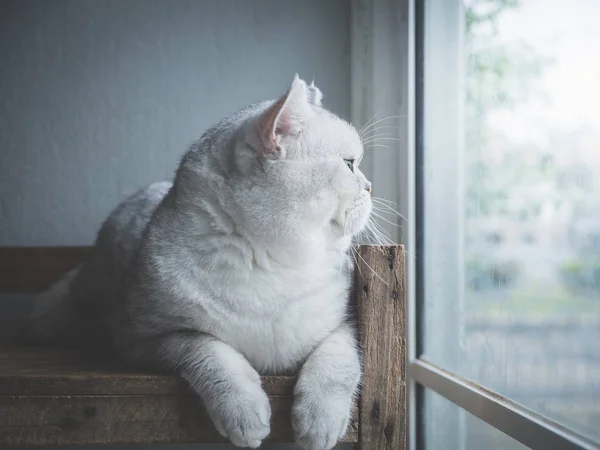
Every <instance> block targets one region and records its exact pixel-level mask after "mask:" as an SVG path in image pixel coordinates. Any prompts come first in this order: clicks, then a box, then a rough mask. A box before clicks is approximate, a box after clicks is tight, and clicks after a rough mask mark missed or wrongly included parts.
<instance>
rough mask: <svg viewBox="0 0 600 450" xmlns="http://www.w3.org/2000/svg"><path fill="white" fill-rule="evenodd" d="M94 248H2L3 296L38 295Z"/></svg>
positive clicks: (0, 276) (0, 281)
mask: <svg viewBox="0 0 600 450" xmlns="http://www.w3.org/2000/svg"><path fill="white" fill-rule="evenodd" d="M91 250H92V247H0V292H2V293H18V292H39V291H42V290H44V289H46V288H47V287H49V286H50V285H51V284H52V282H54V281H55V280H57V279H58V278H60V276H61V275H63V274H64V273H66V272H68V271H69V270H71V269H73V268H75V267H76V266H77V265H78V264H80V263H81V262H82V261H83V260H84V259H85V258H86V257H87V256H88V255H89V254H90V252H91Z"/></svg>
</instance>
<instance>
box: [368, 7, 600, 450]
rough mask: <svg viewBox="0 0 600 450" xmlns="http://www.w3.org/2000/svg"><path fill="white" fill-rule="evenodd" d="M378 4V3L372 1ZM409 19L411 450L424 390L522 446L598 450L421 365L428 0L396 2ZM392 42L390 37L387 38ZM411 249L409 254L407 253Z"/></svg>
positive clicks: (417, 443)
mask: <svg viewBox="0 0 600 450" xmlns="http://www.w3.org/2000/svg"><path fill="white" fill-rule="evenodd" d="M372 1H376V0H372ZM398 1H399V2H400V3H402V4H403V5H404V7H405V9H406V11H407V12H408V15H409V27H408V31H409V33H408V35H407V36H405V39H407V40H408V42H409V48H410V49H411V51H409V52H408V53H407V58H408V67H409V68H410V71H411V75H410V76H408V77H407V78H403V79H402V81H405V82H407V83H408V86H407V88H408V90H409V92H411V93H412V94H411V96H410V98H409V103H410V104H409V110H410V113H409V115H410V118H409V126H410V127H411V131H410V132H409V134H408V139H407V142H406V143H405V144H406V145H407V148H408V149H409V151H408V156H407V163H406V164H407V167H408V170H409V176H408V179H409V181H410V183H409V186H408V189H407V190H406V192H404V193H403V195H405V196H406V198H405V200H404V204H406V205H408V206H409V208H408V210H409V214H410V217H412V218H413V220H410V221H409V229H408V232H407V234H406V235H405V239H406V242H405V244H406V246H407V248H408V249H409V252H408V255H407V259H408V260H407V263H408V264H407V267H408V272H407V275H408V281H409V282H408V285H409V287H410V289H409V291H408V317H407V330H408V333H409V334H408V364H407V367H408V374H407V375H408V378H407V379H408V403H409V448H410V449H411V450H418V449H419V450H420V449H424V442H425V440H424V432H425V426H424V423H423V422H422V419H423V417H422V414H420V411H421V410H422V409H421V408H422V407H423V404H424V392H425V389H431V390H433V391H435V392H437V393H438V394H440V395H441V396H442V397H444V398H446V399H447V400H449V401H451V402H452V403H454V404H456V405H457V406H459V407H460V408H462V409H464V410H465V411H468V412H469V413H470V414H472V415H474V416H475V417H478V418H479V419H481V420H483V421H484V422H486V423H488V424H489V425H490V426H492V427H494V428H495V429H497V430H499V431H501V432H503V433H505V434H506V435H508V436H510V437H511V438H513V439H515V440H517V441H519V442H520V443H522V444H523V445H525V446H528V447H530V448H532V449H539V450H554V449H556V450H577V449H585V450H592V449H600V445H598V444H596V443H594V442H592V441H591V440H589V439H587V438H585V437H584V436H582V435H580V434H578V433H575V432H574V431H572V430H570V429H568V428H566V427H564V426H562V425H560V424H559V423H557V422H555V421H552V420H550V419H547V418H545V417H543V416H541V415H539V414H537V413H535V412H533V411H531V410H529V409H527V408H524V407H523V406H521V405H518V404H516V403H514V402H512V401H510V399H507V398H505V397H503V396H501V395H498V394H497V393H494V392H491V391H489V390H487V389H485V388H483V387H482V386H480V385H478V384H476V383H473V382H470V381H468V380H465V379H464V378H462V377H460V376H458V375H457V374H455V373H452V372H449V371H446V370H444V369H443V368H441V367H439V366H437V365H435V364H433V363H431V362H429V361H427V360H425V359H423V358H422V357H421V355H422V351H423V348H422V344H423V324H422V323H421V322H420V318H422V317H423V314H422V308H423V305H424V292H425V291H424V283H425V279H424V265H423V261H422V260H419V258H418V257H416V256H415V255H420V254H423V248H424V236H423V223H424V222H423V221H424V210H423V209H424V208H423V199H424V195H425V180H424V176H423V170H422V169H423V156H424V153H423V151H424V145H423V131H424V111H423V104H424V96H423V92H424V82H423V80H424V77H423V74H424V71H425V70H426V68H425V67H424V36H425V35H424V32H425V31H424V29H425V26H424V25H425V3H426V2H427V1H428V0H398ZM455 1H459V0H455ZM390 38H392V36H390ZM411 249H413V251H410V250H411Z"/></svg>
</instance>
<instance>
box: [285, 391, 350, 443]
mask: <svg viewBox="0 0 600 450" xmlns="http://www.w3.org/2000/svg"><path fill="white" fill-rule="evenodd" d="M350 404H351V397H350V398H348V399H346V398H327V396H325V397H321V398H317V397H314V396H300V397H297V398H296V400H295V401H294V405H293V408H292V427H293V429H294V435H295V440H296V444H298V445H299V446H300V447H301V448H302V449H304V450H330V449H331V448H333V447H334V446H335V444H336V443H337V442H338V440H340V439H341V438H342V437H344V435H345V434H346V429H347V428H348V422H349V421H350Z"/></svg>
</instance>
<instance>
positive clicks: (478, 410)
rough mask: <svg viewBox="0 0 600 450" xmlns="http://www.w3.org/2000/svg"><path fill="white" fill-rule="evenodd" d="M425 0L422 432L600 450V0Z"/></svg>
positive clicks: (418, 301) (419, 326) (419, 298)
mask: <svg viewBox="0 0 600 450" xmlns="http://www.w3.org/2000/svg"><path fill="white" fill-rule="evenodd" d="M414 6H415V8H416V9H415V11H414V12H415V27H416V28H415V29H416V34H415V37H416V49H417V50H416V58H415V60H416V76H415V84H416V110H417V114H416V143H417V145H416V163H415V174H416V179H417V184H416V192H415V195H416V198H415V201H416V203H415V204H416V221H415V227H416V228H415V231H416V251H415V252H414V254H416V255H417V256H416V257H415V258H414V259H413V263H414V264H415V267H416V275H415V277H416V278H415V280H411V281H414V282H416V286H417V287H416V293H415V296H414V302H415V305H414V306H415V311H416V313H415V321H414V323H413V325H414V328H413V330H414V332H415V334H414V336H411V338H413V337H414V338H416V348H415V350H414V352H413V355H412V360H411V363H410V367H411V369H410V375H411V376H412V377H413V380H414V382H415V394H414V395H415V402H416V403H415V405H416V410H415V411H416V412H417V414H416V416H417V417H418V419H417V420H416V428H414V430H415V431H416V435H415V436H413V437H412V440H411V442H413V443H415V444H416V448H424V449H426V450H427V449H434V450H437V449H439V448H444V449H445V450H455V449H456V450H460V449H473V450H475V449H480V448H488V449H512V448H515V449H518V448H524V447H523V445H526V446H528V447H532V448H539V449H544V450H545V449H551V448H556V449H569V448H572V449H576V448H598V447H600V175H599V174H600V113H599V112H598V110H599V108H600V107H599V105H600V51H599V49H600V27H599V26H598V20H599V19H600V2H598V1H597V0H573V1H571V2H568V4H567V3H566V2H553V1H548V0H522V1H519V0H464V1H460V0H424V1H422V2H419V1H416V2H414ZM409 254H410V253H409ZM434 391H436V392H437V393H435V392H434ZM462 408H464V409H462ZM465 410H466V411H468V412H466V411H465ZM486 422H487V423H486ZM499 430H500V431H499ZM502 432H503V433H506V434H507V435H509V436H511V437H512V438H514V440H513V439H512V438H509V437H507V436H506V435H505V434H503V433H502ZM517 441H518V442H517Z"/></svg>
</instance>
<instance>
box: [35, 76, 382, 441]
mask: <svg viewBox="0 0 600 450" xmlns="http://www.w3.org/2000/svg"><path fill="white" fill-rule="evenodd" d="M321 97H322V95H321V92H320V91H319V90H318V89H317V88H316V87H315V86H314V84H311V85H310V86H308V85H307V84H306V83H305V82H304V81H302V80H301V79H299V78H298V77H296V78H295V79H294V81H293V83H292V85H291V87H290V89H289V90H288V92H287V93H286V94H285V95H283V96H282V97H281V98H279V99H278V100H275V101H269V102H264V103H260V104H256V105H252V106H250V107H248V108H246V109H244V110H242V111H240V112H238V113H237V114H235V115H233V116H232V117H229V118H226V119H224V120H222V121H221V122H219V123H218V124H217V125H215V126H213V127H212V128H210V129H209V130H208V131H207V132H206V133H205V134H204V135H203V136H202V137H201V138H200V139H199V140H198V142H197V143H196V144H194V145H193V146H192V148H191V149H190V150H189V151H188V153H187V154H186V155H185V157H184V158H183V160H182V162H181V165H180V166H179V169H178V170H177V173H176V176H175V180H174V182H173V183H172V184H171V183H157V184H153V185H151V186H150V187H148V188H146V189H144V190H142V191H139V192H138V193H136V194H135V195H133V196H132V197H130V198H128V199H127V200H125V201H124V202H123V203H122V204H120V205H119V206H118V207H117V208H116V210H114V211H113V212H112V214H111V215H110V216H109V217H108V219H107V220H106V221H105V222H104V224H103V226H102V228H101V230H100V232H99V234H98V238H97V241H96V244H95V248H94V251H93V254H92V256H91V257H90V259H89V260H88V261H87V262H86V263H84V264H83V265H82V266H81V267H80V268H79V269H77V270H75V271H73V272H71V273H70V274H68V275H67V276H66V277H65V278H64V279H63V280H62V281H61V282H59V283H58V284H56V285H55V286H54V287H53V288H52V289H51V290H50V291H48V292H46V293H44V294H41V295H40V296H39V297H38V298H37V301H36V304H35V309H34V312H33V314H32V317H31V324H30V325H31V330H32V332H33V333H34V334H35V335H36V336H37V337H38V338H40V339H50V338H56V337H67V336H69V335H71V336H73V335H74V334H75V335H76V336H77V338H78V339H83V336H84V335H85V334H89V332H90V330H93V334H94V335H95V336H104V337H105V339H106V340H107V341H110V342H112V344H113V345H114V346H115V347H116V349H117V350H118V351H119V353H120V354H121V355H122V356H123V357H124V358H125V359H126V360H127V361H128V362H129V363H131V364H135V365H136V366H140V367H157V368H162V369H168V370H172V371H175V372H177V373H178V374H180V375H181V376H182V377H183V378H184V379H185V380H186V381H187V382H188V383H189V385H190V386H191V388H192V389H193V390H194V391H195V392H197V393H198V395H199V396H200V397H201V398H202V401H203V402H204V405H205V407H206V409H207V410H208V413H209V414H210V417H211V418H212V420H213V421H214V424H215V426H216V428H217V429H218V431H219V432H220V433H221V434H222V435H223V436H225V437H227V438H228V439H229V440H230V441H231V442H233V443H234V444H236V445H238V446H245V447H253V448H255V447H258V446H259V445H260V444H261V441H262V440H263V439H265V438H266V437H267V436H268V434H269V422H270V415H271V411H270V408H269V401H268V399H267V395H266V394H265V392H264V391H263V389H262V388H261V383H260V377H259V373H260V374H277V373H289V372H290V371H297V370H299V377H298V381H297V384H296V387H295V400H294V404H293V411H292V415H293V417H292V423H293V427H294V431H295V436H296V441H297V443H298V444H299V445H300V446H301V447H302V448H304V449H310V450H321V449H323V450H325V449H330V448H332V447H333V446H334V445H335V444H336V442H337V440H338V439H339V438H340V437H342V436H343V435H344V433H345V431H346V428H347V425H348V421H349V413H350V407H351V403H352V399H353V395H354V394H355V392H356V390H357V385H358V383H359V379H360V363H359V353H358V349H357V344H356V340H355V332H354V328H353V324H352V323H350V321H349V319H348V310H347V308H348V300H349V298H348V296H349V289H350V285H351V272H352V267H351V258H349V254H348V252H349V250H350V245H351V241H352V237H353V236H355V235H356V234H357V233H358V232H360V231H361V230H363V228H364V227H365V225H366V223H367V221H368V219H369V215H370V213H371V198H370V191H371V184H370V183H369V182H368V181H367V180H366V178H365V177H364V176H363V174H362V173H361V172H360V170H359V169H358V163H359V162H360V159H361V157H362V154H363V147H362V144H361V140H360V137H359V135H358V133H357V131H356V130H355V129H354V128H353V127H352V126H351V125H350V124H348V123H347V122H345V121H344V120H341V119H340V118H338V117H337V116H335V115H334V114H332V113H330V112H328V111H327V110H325V109H324V108H323V107H322V106H321Z"/></svg>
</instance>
